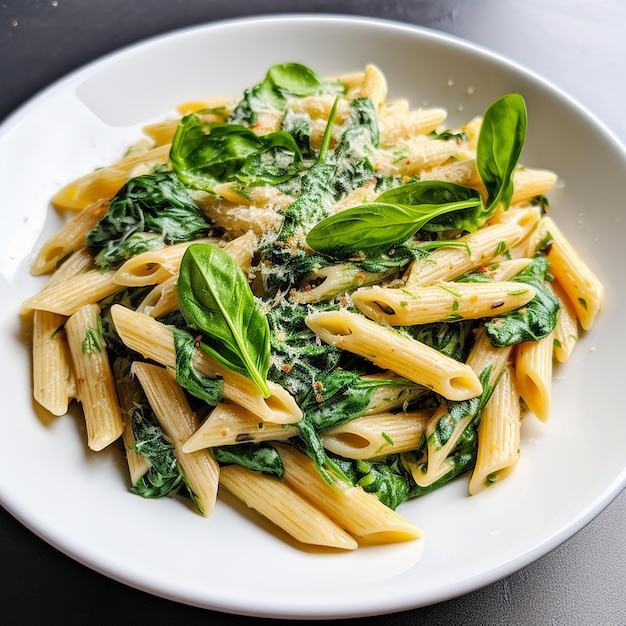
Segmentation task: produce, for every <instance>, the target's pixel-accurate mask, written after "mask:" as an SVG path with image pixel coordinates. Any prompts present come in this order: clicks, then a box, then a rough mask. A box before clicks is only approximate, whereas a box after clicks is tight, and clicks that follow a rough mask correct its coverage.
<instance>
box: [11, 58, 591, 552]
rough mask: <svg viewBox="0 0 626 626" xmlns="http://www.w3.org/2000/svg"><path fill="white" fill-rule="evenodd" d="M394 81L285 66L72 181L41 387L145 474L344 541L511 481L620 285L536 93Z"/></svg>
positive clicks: (39, 301)
mask: <svg viewBox="0 0 626 626" xmlns="http://www.w3.org/2000/svg"><path fill="white" fill-rule="evenodd" d="M388 93H389V86H388V83H387V76H386V75H385V73H384V72H383V71H382V69H381V68H379V67H377V66H376V65H374V64H370V65H367V66H366V67H364V68H362V70H361V71H356V72H354V73H352V74H345V75H340V76H337V77H335V78H330V79H324V78H322V77H320V76H318V75H317V74H316V73H315V72H314V71H313V70H311V69H310V68H307V67H305V66H302V65H300V64H297V63H285V64H280V65H276V66H274V67H272V68H269V70H268V72H267V75H266V76H265V78H263V79H261V80H260V81H259V82H258V83H256V84H255V85H252V86H249V87H248V88H247V89H246V90H245V91H244V92H243V93H242V95H241V96H240V97H238V96H237V95H236V94H207V97H206V98H201V99H198V100H194V101H190V102H184V103H182V104H181V105H180V106H179V107H178V111H179V113H180V115H181V117H180V118H176V119H165V120H163V121H162V122H157V123H152V124H150V125H148V126H146V127H145V128H144V135H145V136H144V137H143V138H138V140H137V142H136V143H135V144H134V145H133V146H131V147H130V149H129V151H128V153H127V154H126V155H125V156H124V157H122V158H120V159H119V160H118V161H117V162H115V163H110V164H97V165H98V169H94V170H93V171H92V172H90V173H87V174H85V175H84V176H82V177H80V178H78V179H77V180H75V181H72V182H69V183H68V184H66V185H65V186H63V187H62V188H61V189H60V190H59V191H58V192H57V193H56V194H55V195H54V197H53V198H52V205H53V207H54V208H55V209H57V210H61V211H68V210H69V211H70V212H73V213H72V215H71V216H68V218H67V220H66V221H65V224H64V225H63V226H62V227H61V228H60V229H59V231H58V232H57V233H54V234H53V235H52V236H51V237H50V238H49V239H48V240H47V241H46V242H45V243H44V244H43V246H42V247H41V249H40V250H39V251H38V252H37V253H36V254H35V255H34V257H33V259H34V260H33V264H32V268H31V269H32V273H33V274H34V275H42V274H48V275H49V276H50V280H49V281H48V282H47V283H46V284H45V285H44V286H43V287H42V289H41V290H40V291H39V292H38V293H35V294H33V295H32V296H30V297H29V298H28V299H27V300H26V301H25V302H24V303H23V305H22V309H21V314H22V315H23V316H32V319H33V333H32V355H33V395H34V398H35V400H36V401H37V402H38V403H39V404H40V405H41V406H42V407H43V408H44V409H45V410H47V411H48V412H49V413H50V414H51V415H53V416H57V415H62V414H64V413H65V412H67V411H68V408H69V406H70V405H71V403H72V402H73V401H77V402H78V403H80V404H81V405H82V409H83V413H84V416H85V424H86V430H87V444H88V446H89V448H91V449H92V450H93V451H99V450H102V449H103V448H105V447H107V446H109V445H112V444H113V445H119V446H120V447H121V448H122V449H123V450H124V453H125V456H126V460H127V465H128V469H127V471H128V484H129V488H130V490H131V492H132V493H135V494H138V495H141V496H143V497H149V498H156V497H162V496H166V495H170V496H177V497H181V498H191V500H192V502H193V503H194V504H195V505H196V508H197V509H198V511H199V512H200V513H201V514H203V515H205V516H208V515H210V514H211V512H212V510H213V508H214V507H215V506H216V505H217V506H219V501H220V499H222V498H221V496H220V494H224V492H225V491H228V492H230V493H231V494H232V496H234V497H235V498H237V499H239V500H241V501H242V502H243V503H245V504H246V505H247V506H248V507H250V508H251V509H254V510H255V511H256V512H257V513H258V514H259V515H260V516H262V517H264V518H266V519H267V520H269V522H271V524H273V525H274V526H276V527H277V529H281V530H280V531H279V533H287V534H288V535H290V536H291V537H292V538H293V540H294V542H293V543H294V545H298V544H303V545H304V544H312V545H317V546H322V547H323V548H324V549H325V550H326V551H328V550H331V551H336V550H354V549H355V548H357V547H358V546H359V545H362V544H368V543H381V542H383V543H389V542H397V541H411V540H418V539H421V538H422V531H421V530H420V529H419V527H418V526H417V525H416V524H415V523H414V522H413V520H412V519H410V518H409V516H407V517H405V516H404V515H403V514H402V513H403V509H401V510H400V511H397V510H396V509H398V507H403V505H404V503H405V502H406V501H407V500H411V499H414V498H417V497H422V496H424V495H425V494H427V493H428V492H430V491H432V490H433V489H437V488H439V487H442V486H443V485H444V484H446V483H448V482H450V481H452V480H456V479H457V477H458V476H460V475H465V476H466V477H468V479H469V480H468V485H469V486H468V492H469V494H470V495H474V494H478V493H483V492H485V491H488V488H489V487H491V486H492V485H496V484H498V483H499V482H500V481H501V480H502V479H504V478H505V477H506V476H508V475H510V474H511V473H512V472H513V470H514V467H515V465H516V462H517V460H518V458H519V456H520V454H523V453H524V451H523V447H522V446H521V445H520V441H521V439H522V438H521V436H520V433H521V429H522V428H523V423H522V417H523V416H524V414H525V413H529V414H534V415H535V416H536V418H538V419H539V420H540V421H542V422H546V421H547V420H548V417H549V413H550V407H551V396H552V385H551V381H552V375H553V367H554V366H555V364H554V362H553V359H555V360H556V361H557V362H559V363H562V362H564V361H566V360H567V359H569V358H570V355H571V354H572V351H573V350H574V349H575V346H576V343H577V341H578V339H579V337H580V335H581V334H582V333H583V332H586V331H588V330H589V329H590V328H591V326H592V325H593V323H594V321H595V319H596V317H597V316H598V314H599V313H600V311H601V309H602V306H603V286H602V284H601V283H600V281H599V279H598V278H597V276H596V275H595V274H594V273H593V271H592V269H591V267H590V266H589V265H587V263H585V261H583V259H582V257H581V255H580V254H579V252H578V251H576V250H575V249H574V247H573V245H572V244H571V243H570V241H569V239H568V238H567V236H566V234H565V233H564V232H563V231H561V230H560V228H559V227H558V226H557V224H556V221H555V217H553V213H554V214H556V213H558V211H554V212H553V213H551V215H550V217H548V216H547V215H546V214H545V212H546V207H547V206H548V204H547V201H546V198H545V197H544V195H545V194H549V192H550V190H551V189H552V188H553V187H554V185H555V184H556V183H557V180H558V178H557V173H555V172H552V171H549V170H544V169H533V168H532V167H526V166H524V167H522V166H521V165H520V164H519V162H518V160H519V156H520V153H521V149H522V144H523V139H524V137H525V132H526V124H527V119H526V108H525V103H524V101H523V98H522V97H521V96H520V95H519V94H506V95H504V96H502V97H501V98H499V99H498V100H496V101H495V102H494V103H492V104H491V105H490V106H489V107H488V108H487V109H486V110H485V111H484V113H483V114H482V115H480V116H474V117H472V118H471V119H469V120H468V121H467V123H466V124H464V125H463V126H461V127H459V128H453V127H449V126H447V124H448V121H447V120H448V118H447V111H446V109H444V108H441V107H438V106H436V105H435V106H429V107H427V108H413V107H412V106H411V103H410V102H409V101H408V100H407V99H402V98H398V99H393V100H392V99H389V96H388ZM502 119H506V121H507V124H504V125H502V124H500V123H499V121H501V120H502ZM496 121H498V123H495V122H496ZM503 127H508V128H515V132H514V133H513V132H511V133H505V132H502V130H501V128H503ZM103 165H104V166H103ZM531 165H532V164H531ZM102 166H103V167H102ZM481 497H488V496H481ZM223 499H224V500H226V501H227V502H229V501H230V502H233V500H232V498H230V499H229V498H228V497H225V498H223ZM406 510H407V512H409V513H411V509H409V508H407V509H406ZM251 519H254V514H253V515H252V516H251ZM265 527H268V526H267V525H265ZM217 532H219V530H217Z"/></svg>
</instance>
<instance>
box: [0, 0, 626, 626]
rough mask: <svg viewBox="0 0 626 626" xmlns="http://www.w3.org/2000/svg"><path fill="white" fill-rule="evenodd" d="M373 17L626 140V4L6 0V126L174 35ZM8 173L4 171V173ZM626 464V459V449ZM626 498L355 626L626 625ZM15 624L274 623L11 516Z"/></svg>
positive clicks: (2, 92)
mask: <svg viewBox="0 0 626 626" xmlns="http://www.w3.org/2000/svg"><path fill="white" fill-rule="evenodd" d="M300 12H324V13H335V14H349V15H365V16H374V17H383V18H387V19H393V20H398V21H403V22H407V23H411V24H416V25H420V26H427V27H430V28H434V29H437V30H440V31H443V32H447V33H450V34H453V35H456V36H459V37H463V38H465V39H468V40H470V41H473V42H475V43H478V44H480V45H483V46H486V47H489V48H491V49H493V50H495V51H497V52H499V53H501V54H504V55H505V56H508V57H509V58H512V59H514V60H515V61H518V62H520V63H522V64H523V65H525V66H527V67H529V68H531V69H532V70H534V71H536V72H537V73H539V74H542V75H543V76H545V77H546V78H548V79H550V80H552V81H553V82H554V83H556V84H557V85H558V86H560V87H561V88H563V89H564V90H565V91H567V92H569V93H570V94H571V95H573V96H574V97H575V98H576V99H577V100H579V101H580V102H581V103H582V104H584V105H585V106H586V107H587V108H588V109H589V110H591V111H592V112H593V113H594V114H595V115H596V116H597V117H599V118H600V119H601V120H602V121H603V122H604V123H605V124H606V125H607V126H608V127H609V128H611V129H612V130H613V131H614V132H615V133H616V135H617V136H618V137H619V138H620V139H621V140H622V141H623V142H626V115H624V102H626V82H625V80H624V79H625V78H626V76H625V70H624V68H625V62H626V36H625V30H626V29H625V27H626V3H624V2H623V1H622V0H595V1H593V2H591V1H587V2H585V1H584V0H525V1H522V0H404V1H402V0H378V1H370V0H339V1H336V2H332V1H325V0H320V1H306V0H291V1H288V0H264V1H263V2H254V0H230V1H229V2H219V1H216V0H106V1H104V2H89V1H88V0H4V1H2V2H0V120H3V119H4V118H5V117H6V116H7V115H8V114H10V113H11V112H12V111H13V110H15V109H16V108H17V107H18V106H19V105H20V104H22V103H23V102H24V101H25V100H27V99H28V98H29V97H30V96H32V95H34V94H35V93H37V92H38V91H39V90H40V89H42V88H44V87H46V86H47V85H48V84H50V83H51V82H52V81H54V80H55V79H57V78H60V77H62V76H63V75H64V74H66V73H67V72H68V71H70V70H72V69H75V68H77V67H79V66H81V65H83V64H84V63H87V62H89V61H91V60H94V59H96V58H98V57H99V56H101V55H103V54H105V53H108V52H111V51H114V50H116V49H117V48H119V47H121V46H125V45H128V44H130V43H133V42H136V41H139V40H141V39H144V38H146V37H150V36H152V35H156V34H159V33H163V32H167V31H171V30H173V29H177V28H181V27H185V26H189V25H194V24H201V23H206V22H210V21H215V20H221V19H227V18H235V17H242V16H249V15H261V14H271V13H300ZM0 177H1V174H0ZM625 454H626V451H625ZM625 531H626V493H622V494H621V495H619V496H618V497H617V498H616V499H615V500H614V501H613V502H612V503H611V504H610V505H609V506H608V507H607V508H606V509H605V510H604V511H603V512H602V513H600V514H599V515H598V517H597V518H596V519H594V520H593V521H592V522H591V523H589V524H588V525H587V526H586V527H585V528H583V529H582V530H580V531H579V532H578V533H577V534H576V535H574V536H573V537H572V538H571V539H569V540H568V541H566V542H565V543H564V544H562V545H561V546H559V547H558V548H556V549H554V550H553V551H552V552H550V553H549V554H547V555H545V556H544V557H542V558H540V559H539V560H537V561H536V562H534V563H532V564H531V565H529V566H527V567H525V568H524V569H522V570H521V571H519V572H517V573H515V574H512V575H510V576H508V577H507V578H505V579H503V580H501V581H499V582H496V583H493V584H491V585H489V586H487V587H485V588H483V589H479V590H477V591H475V592H473V593H470V594H467V595H465V596H462V597H460V598H456V599H453V600H450V601H447V602H443V603H441V604H437V605H434V606H429V607H425V608H421V609H416V610H413V611H408V612H403V613H397V614H393V615H387V616H377V617H371V618H360V619H355V620H350V622H349V623H354V624H355V625H356V624H358V625H366V624H367V625H369V626H373V625H382V624H386V625H389V626H400V625H406V624H421V623H425V624H429V625H430V626H434V625H437V624H468V625H474V624H480V625H489V624H494V625H495V624H533V625H541V624H567V625H569V624H588V625H590V626H595V625H611V626H613V625H615V626H618V625H624V624H626V539H625V535H626V532H625ZM0 563H1V566H0V567H1V573H0V621H2V623H5V624H57V623H58V624H61V623H63V624H65V623H67V624H83V623H85V624H87V623H89V624H108V623H119V624H131V623H133V624H148V623H150V624H166V623H168V624H169V623H185V624H200V623H202V624H204V623H210V622H211V621H212V620H219V623H220V624H223V625H224V626H227V625H228V624H243V623H246V624H247V623H251V624H255V623H256V624H264V623H268V622H270V621H272V620H268V619H255V618H248V617H238V616H229V615H222V614H219V613H213V612H210V611H204V610H200V609H196V608H191V607H187V606H184V605H180V604H177V603H174V602H170V601H167V600H163V599H160V598H157V597H153V596H151V595H148V594H146V593H143V592H140V591H137V590H134V589H131V588H129V587H126V586H124V585H122V584H120V583H118V582H115V581H112V580H110V579H108V578H106V577H104V576H102V575H100V574H98V573H96V572H93V571H91V570H90V569H88V568H86V567H84V566H83V565H80V564H78V563H76V562H74V561H72V560H71V559H70V558H68V557H66V556H65V555H63V554H61V553H60V552H58V551H56V550H55V549H54V548H52V547H50V546H49V545H47V544H46V543H45V542H44V541H42V540H40V539H39V538H37V537H36V536H35V535H34V534H32V533H31V532H30V531H29V530H27V529H26V528H25V527H23V526H22V525H21V524H20V523H19V522H18V521H16V520H15V519H13V518H12V517H11V516H10V515H9V514H8V513H7V512H6V511H4V510H3V509H0Z"/></svg>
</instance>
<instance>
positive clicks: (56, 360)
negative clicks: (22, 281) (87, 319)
mask: <svg viewBox="0 0 626 626" xmlns="http://www.w3.org/2000/svg"><path fill="white" fill-rule="evenodd" d="M66 319H67V318H66V317H65V316H64V315H59V314H58V313H50V312H49V311H35V312H34V316H33V396H34V398H35V400H36V401H37V402H39V404H41V406H42V407H44V408H45V409H47V410H48V411H50V413H52V414H53V415H64V414H65V413H67V409H68V406H69V403H70V401H71V400H72V398H73V397H74V396H75V394H76V381H75V379H74V372H73V370H72V364H71V358H70V353H69V346H68V344H67V339H66V336H65V331H64V328H63V327H64V325H65V321H66Z"/></svg>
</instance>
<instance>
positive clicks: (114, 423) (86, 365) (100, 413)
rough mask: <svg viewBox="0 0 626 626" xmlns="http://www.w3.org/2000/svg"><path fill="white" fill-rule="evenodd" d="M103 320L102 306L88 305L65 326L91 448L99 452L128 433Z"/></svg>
mask: <svg viewBox="0 0 626 626" xmlns="http://www.w3.org/2000/svg"><path fill="white" fill-rule="evenodd" d="M99 316H100V308H99V307H98V305H97V304H88V305H85V306H83V307H81V308H79V309H78V310H77V311H76V312H75V313H74V314H73V315H72V316H71V317H70V318H69V319H68V320H67V322H66V324H65V331H66V333H67V341H68V345H69V349H70V354H71V356H72V366H73V369H74V373H75V376H76V387H77V389H76V391H77V398H78V400H79V401H80V403H81V404H82V407H83V412H84V414H85V424H86V426H87V444H88V445H89V447H90V448H91V449H92V450H96V451H97V450H102V449H103V448H106V447H107V446H108V445H110V444H111V443H113V442H114V441H116V440H117V439H118V438H119V437H121V435H122V431H123V430H124V421H123V419H122V413H121V410H120V406H119V403H118V399H117V395H116V392H115V382H114V380H113V373H112V371H111V366H110V364H109V357H108V355H107V352H106V349H105V345H104V342H103V339H102V334H101V331H100V318H99Z"/></svg>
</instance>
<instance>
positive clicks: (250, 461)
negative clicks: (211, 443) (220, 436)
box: [211, 443, 284, 478]
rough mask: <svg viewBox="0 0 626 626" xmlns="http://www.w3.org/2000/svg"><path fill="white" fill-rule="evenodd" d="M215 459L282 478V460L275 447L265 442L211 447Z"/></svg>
mask: <svg viewBox="0 0 626 626" xmlns="http://www.w3.org/2000/svg"><path fill="white" fill-rule="evenodd" d="M211 452H212V453H213V456H214V457H215V459H216V461H218V462H219V463H222V464H233V463H234V464H237V465H241V466H242V467H245V468H247V469H249V470H252V471H255V472H260V473H261V474H267V475H269V476H275V477H276V478H282V477H283V473H284V467H283V460H282V459H281V457H280V454H278V451H277V450H276V448H273V447H272V446H271V445H269V444H267V443H258V444H257V443H241V444H235V445H231V446H218V447H216V448H211Z"/></svg>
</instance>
